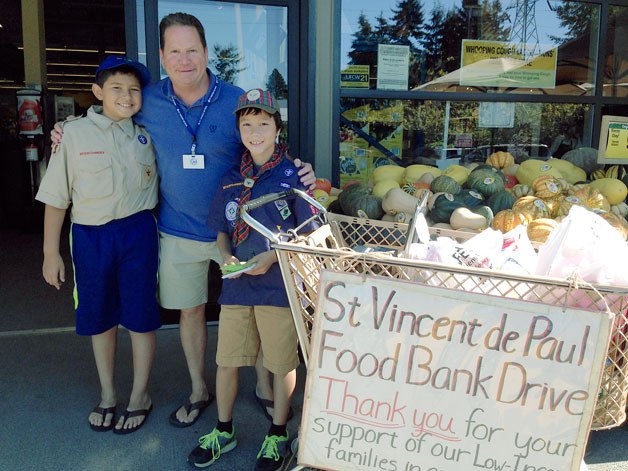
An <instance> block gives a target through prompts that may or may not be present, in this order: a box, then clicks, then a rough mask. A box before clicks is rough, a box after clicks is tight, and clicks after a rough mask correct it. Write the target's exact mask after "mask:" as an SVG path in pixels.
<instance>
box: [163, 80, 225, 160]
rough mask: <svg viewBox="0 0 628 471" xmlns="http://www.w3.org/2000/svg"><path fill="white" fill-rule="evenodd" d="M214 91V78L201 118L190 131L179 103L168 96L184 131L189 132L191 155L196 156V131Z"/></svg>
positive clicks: (216, 87) (216, 85) (216, 84)
mask: <svg viewBox="0 0 628 471" xmlns="http://www.w3.org/2000/svg"><path fill="white" fill-rule="evenodd" d="M216 90H218V77H216V81H215V82H214V87H213V88H212V91H211V93H210V94H209V98H207V101H206V102H205V106H203V111H201V116H200V117H199V118H198V122H197V123H196V126H195V128H194V129H192V126H190V123H188V120H187V119H186V118H185V116H183V112H182V111H181V106H180V105H179V103H177V100H175V99H174V96H172V95H171V96H170V98H171V99H172V104H173V105H174V107H175V108H176V110H177V113H178V114H179V118H181V122H182V123H183V126H185V129H186V130H187V132H189V133H190V134H191V135H192V149H191V152H190V153H191V154H192V155H196V135H197V134H198V130H199V129H200V127H201V123H202V122H203V118H204V117H205V113H206V112H207V108H208V107H209V104H210V102H211V101H212V98H214V94H215V93H216Z"/></svg>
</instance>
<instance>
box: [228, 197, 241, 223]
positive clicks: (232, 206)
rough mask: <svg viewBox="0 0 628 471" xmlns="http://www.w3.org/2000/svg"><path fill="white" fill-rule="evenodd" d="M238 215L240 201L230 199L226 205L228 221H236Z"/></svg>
mask: <svg viewBox="0 0 628 471" xmlns="http://www.w3.org/2000/svg"><path fill="white" fill-rule="evenodd" d="M237 217H238V203H236V202H235V201H229V202H228V203H227V206H225V218H226V219H227V221H231V222H233V221H235V220H236V218H237Z"/></svg>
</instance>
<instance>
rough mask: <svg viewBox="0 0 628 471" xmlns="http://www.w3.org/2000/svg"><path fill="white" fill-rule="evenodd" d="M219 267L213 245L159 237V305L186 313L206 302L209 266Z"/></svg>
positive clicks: (216, 251) (164, 235)
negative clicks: (186, 310)
mask: <svg viewBox="0 0 628 471" xmlns="http://www.w3.org/2000/svg"><path fill="white" fill-rule="evenodd" d="M210 260H214V261H216V262H217V263H220V252H219V251H218V248H217V247H216V243H215V242H199V241H197V240H190V239H183V238H181V237H175V236H172V235H169V234H164V233H163V232H160V233H159V304H161V306H162V307H164V308H166V309H185V308H192V307H196V306H200V305H201V304H205V303H206V302H207V283H208V273H209V262H210Z"/></svg>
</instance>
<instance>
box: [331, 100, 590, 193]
mask: <svg viewBox="0 0 628 471" xmlns="http://www.w3.org/2000/svg"><path fill="white" fill-rule="evenodd" d="M590 113H591V107H590V106H589V105H581V104H562V103H561V104H559V103H495V102H491V103H487V102H485V103H481V102H463V101H451V102H450V101H446V102H442V101H441V102H435V101H428V100H424V101H419V100H412V101H410V100H387V99H380V100H368V99H356V98H343V99H342V100H341V119H340V124H341V127H340V162H339V165H340V183H341V184H343V183H345V182H346V181H348V180H364V181H367V180H368V179H369V177H370V173H371V171H372V170H373V168H376V167H378V166H380V165H384V164H389V163H397V164H400V165H403V166H407V165H410V164H416V163H422V164H427V165H437V166H441V165H442V166H445V165H449V164H451V163H466V162H471V161H484V160H486V157H488V155H489V154H490V153H492V152H495V151H498V150H503V151H508V152H510V153H511V154H513V156H514V157H515V160H516V161H517V162H521V161H523V160H526V159H529V158H535V159H542V160H544V159H548V158H549V157H550V156H554V157H560V156H561V155H562V154H564V153H565V152H566V151H568V150H570V149H572V148H576V147H581V146H583V145H585V143H584V137H583V136H584V135H585V132H584V127H585V123H587V122H589V118H590V116H589V115H590Z"/></svg>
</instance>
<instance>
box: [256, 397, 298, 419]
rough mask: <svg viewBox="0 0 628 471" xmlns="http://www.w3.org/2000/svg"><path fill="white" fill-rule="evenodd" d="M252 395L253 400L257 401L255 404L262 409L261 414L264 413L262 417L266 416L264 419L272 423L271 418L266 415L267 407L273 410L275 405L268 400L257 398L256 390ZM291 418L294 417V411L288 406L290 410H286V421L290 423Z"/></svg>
mask: <svg viewBox="0 0 628 471" xmlns="http://www.w3.org/2000/svg"><path fill="white" fill-rule="evenodd" d="M253 395H254V396H255V400H256V401H257V403H258V404H259V405H260V407H261V408H262V412H264V415H265V416H266V418H267V419H268V420H270V421H271V422H272V421H273V416H272V415H270V414H269V413H268V407H270V408H272V409H274V408H275V403H274V402H273V401H271V400H270V399H264V398H263V397H259V396H258V395H257V391H256V390H253ZM292 417H294V410H292V406H290V410H288V419H287V421H290V419H291V418H292Z"/></svg>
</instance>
